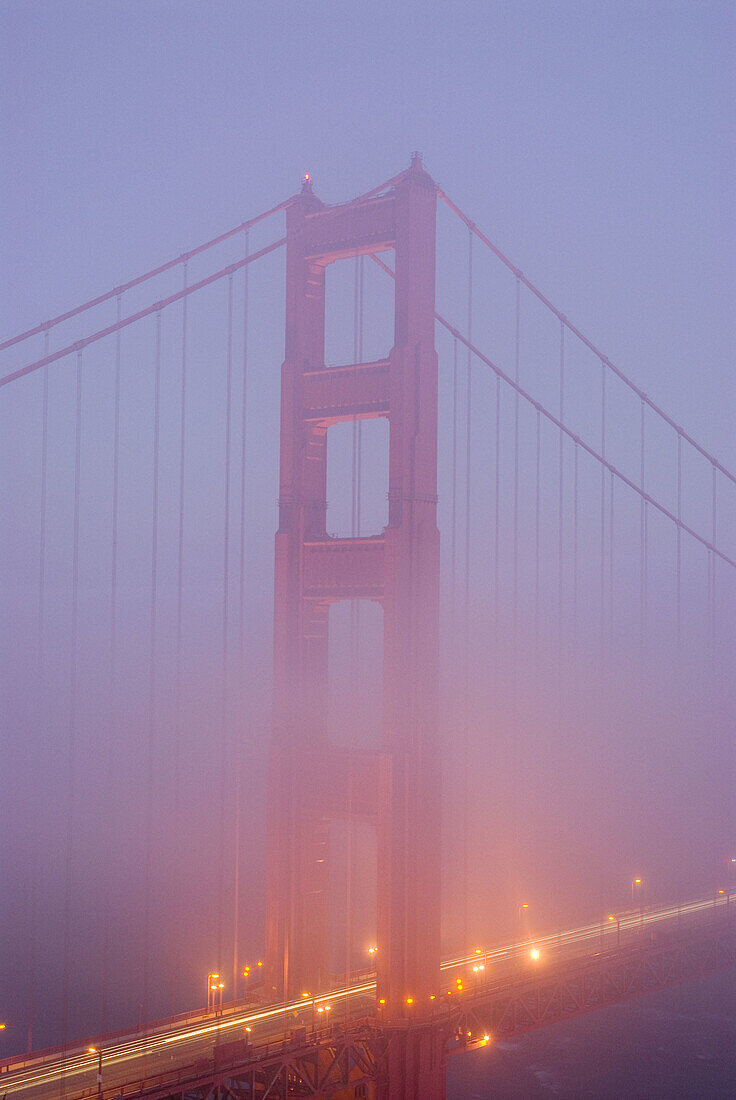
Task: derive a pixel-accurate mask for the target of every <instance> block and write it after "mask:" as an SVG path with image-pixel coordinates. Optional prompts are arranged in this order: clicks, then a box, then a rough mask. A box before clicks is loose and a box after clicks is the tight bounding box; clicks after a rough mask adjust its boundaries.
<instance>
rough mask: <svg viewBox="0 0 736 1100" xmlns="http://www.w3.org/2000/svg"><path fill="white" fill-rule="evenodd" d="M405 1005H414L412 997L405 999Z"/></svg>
mask: <svg viewBox="0 0 736 1100" xmlns="http://www.w3.org/2000/svg"><path fill="white" fill-rule="evenodd" d="M406 1003H407V1004H408V1005H413V1004H414V998H413V997H407V998H406Z"/></svg>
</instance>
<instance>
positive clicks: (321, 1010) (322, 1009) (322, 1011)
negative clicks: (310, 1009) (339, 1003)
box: [317, 1005, 332, 1024]
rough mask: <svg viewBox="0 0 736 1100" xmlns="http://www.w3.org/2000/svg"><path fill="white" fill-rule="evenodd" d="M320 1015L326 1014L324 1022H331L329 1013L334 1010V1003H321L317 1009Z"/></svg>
mask: <svg viewBox="0 0 736 1100" xmlns="http://www.w3.org/2000/svg"><path fill="white" fill-rule="evenodd" d="M317 1012H318V1013H319V1014H320V1016H324V1023H325V1024H327V1023H329V1013H330V1012H332V1005H320V1006H319V1008H318V1009H317Z"/></svg>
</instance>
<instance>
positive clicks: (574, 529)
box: [572, 442, 579, 641]
mask: <svg viewBox="0 0 736 1100" xmlns="http://www.w3.org/2000/svg"><path fill="white" fill-rule="evenodd" d="M578 456H579V445H578V443H577V442H576V443H575V450H574V451H573V473H572V484H573V488H572V517H573V519H572V629H573V634H574V636H575V640H576V641H577V628H578Z"/></svg>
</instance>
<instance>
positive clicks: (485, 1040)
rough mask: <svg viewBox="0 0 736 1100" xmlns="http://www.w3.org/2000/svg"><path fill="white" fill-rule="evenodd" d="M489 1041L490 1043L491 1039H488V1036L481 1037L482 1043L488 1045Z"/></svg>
mask: <svg viewBox="0 0 736 1100" xmlns="http://www.w3.org/2000/svg"><path fill="white" fill-rule="evenodd" d="M490 1041H491V1037H490V1035H484V1036H483V1042H484V1043H489V1042H490Z"/></svg>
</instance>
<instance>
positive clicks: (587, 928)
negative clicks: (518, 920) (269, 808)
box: [4, 895, 729, 1095]
mask: <svg viewBox="0 0 736 1100" xmlns="http://www.w3.org/2000/svg"><path fill="white" fill-rule="evenodd" d="M728 904H729V898H728V897H727V896H718V895H716V896H715V897H714V896H710V897H708V898H704V899H698V900H696V901H691V902H685V903H684V904H682V905H679V906H678V905H669V906H663V907H662V908H660V909H655V910H649V911H646V910H639V911H635V910H631V909H628V910H626V911H625V912H622V913H620V914H619V915H618V916H617V917H616V923H617V925H618V926H619V927H620V929H621V931H622V932H623V931H631V930H636V929H639V928H641V927H642V926H647V925H652V924H657V923H659V922H664V921H667V920H671V919H673V918H676V917H683V916H688V915H692V914H695V913H702V912H704V911H712V910H713V909H714V908H720V907H722V906H727V905H728ZM615 927H616V925H614V924H609V923H608V922H606V921H605V920H604V919H602V920H600V921H596V922H592V923H590V924H585V925H581V926H579V927H578V928H572V929H568V930H566V931H564V932H560V933H550V934H548V935H546V936H538V937H535V938H534V940H533V941H532V940H530V939H525V940H519V941H517V942H514V943H511V944H507V945H505V946H502V947H496V948H494V949H491V950H488V951H485V952H483V954H484V956H485V959H486V967H487V973H488V970H490V971H491V972H490V974H488V976H489V977H493V970H492V968H491V966H490V964H491V963H493V962H494V961H495V962H498V961H499V960H501V961H503V960H506V961H508V962H510V961H514V960H523V958H524V953H525V952H528V951H529V949H530V948H531V947H532V946H535V947H537V948H545V949H555V948H558V949H565V948H568V949H569V948H574V947H580V946H583V945H588V946H589V945H590V943H593V944H597V943H599V942H600V938H601V936H602V935H603V936H606V935H607V936H608V937H609V942H610V935H611V931H612V929H614V928H615ZM527 958H528V955H527ZM477 959H478V952H477V949H475V950H474V951H473V953H472V954H467V955H461V956H458V957H455V958H452V959H447V960H445V961H444V962H442V963H441V969H442V970H443V971H446V970H450V969H452V968H457V967H462V966H467V965H472V964H473V963H476V964H477ZM498 976H499V977H502V976H503V975H500V974H499V975H498ZM506 976H508V975H506ZM375 989H376V983H375V981H368V982H363V983H362V984H360V985H354V986H345V987H342V988H340V989H336V990H331V991H330V992H329V993H326V994H323V995H322V996H319V997H316V998H314V1002H315V1004H316V1005H320V1004H323V1005H324V1004H327V1003H330V1004H332V1005H334V1003H335V1002H336V1001H344V1000H345V999H346V998H351V999H352V1001H353V1002H359V1001H361V1000H362V999H364V998H365V997H366V995H368V994H372V993H374V992H375ZM311 1004H312V999H311V998H310V1000H309V1005H310V1010H311ZM360 1007H361V1009H363V1008H364V1007H365V1008H368V1007H369V1006H363V1005H361V1006H360ZM304 1011H305V1002H304V1000H303V999H300V1000H299V1001H292V1002H289V1003H282V1004H279V1005H274V1006H272V1007H269V1008H264V1009H263V1011H260V1012H255V1013H254V1012H247V1013H246V1012H241V1013H237V1014H236V1015H232V1016H225V1017H219V1018H218V1019H217V1020H214V1021H212V1022H208V1023H206V1024H203V1025H197V1026H194V1027H192V1026H189V1027H186V1028H185V1029H184V1030H182V1031H179V1032H176V1033H175V1034H172V1033H170V1032H166V1033H164V1032H161V1033H158V1034H152V1035H147V1036H144V1037H141V1038H135V1039H130V1040H128V1041H127V1042H124V1043H118V1044H117V1045H115V1046H110V1047H105V1048H104V1064H105V1066H107V1067H111V1066H113V1065H115V1066H119V1065H120V1064H121V1063H125V1062H133V1063H135V1061H136V1060H137V1059H139V1058H141V1057H142V1056H144V1055H145V1056H152V1057H155V1056H156V1055H159V1056H161V1055H163V1054H165V1053H166V1052H167V1051H170V1050H171V1049H172V1044H176V1043H187V1042H193V1043H194V1042H196V1041H197V1040H199V1039H201V1038H203V1037H205V1036H207V1035H213V1034H217V1033H222V1032H223V1031H231V1030H232V1029H234V1028H238V1027H242V1028H245V1027H246V1026H252V1025H261V1026H260V1027H258V1028H257V1030H256V1031H255V1033H254V1034H253V1035H252V1036H251V1037H250V1039H251V1042H255V1043H258V1041H259V1035H258V1032H259V1031H263V1030H264V1028H263V1025H264V1024H265V1023H267V1022H268V1021H272V1022H276V1021H277V1020H278V1019H279V1018H280V1017H283V1018H284V1019H283V1025H284V1031H286V1030H287V1029H288V1027H289V1026H290V1021H289V1020H288V1017H289V1016H290V1015H292V1014H293V1013H295V1012H300V1013H302V1014H303V1013H304ZM336 1018H340V1014H339V1013H336ZM265 1038H266V1036H264V1039H265ZM268 1041H271V1036H269V1037H268ZM177 1049H180V1048H177ZM92 1061H94V1060H93V1059H91V1058H90V1056H89V1054H87V1053H86V1044H85V1046H84V1049H82V1048H81V1044H80V1048H79V1049H78V1050H77V1051H75V1053H74V1054H72V1055H70V1056H69V1057H67V1058H66V1059H63V1058H58V1057H57V1058H56V1059H55V1060H54V1061H53V1062H47V1063H45V1064H44V1063H41V1064H39V1065H37V1066H35V1067H31V1066H29V1067H28V1068H25V1069H19V1070H18V1071H16V1072H14V1071H12V1069H11V1070H9V1071H8V1072H7V1074H6V1075H4V1083H6V1089H7V1091H8V1093H9V1095H20V1094H21V1093H22V1092H24V1091H26V1090H28V1089H30V1088H34V1087H37V1086H39V1085H44V1084H46V1085H49V1084H52V1083H54V1082H57V1081H58V1079H59V1077H60V1075H61V1073H62V1072H63V1074H64V1075H65V1076H66V1077H67V1078H71V1077H74V1076H77V1077H81V1076H84V1075H86V1074H91V1073H96V1069H97V1063H96V1061H95V1062H94V1065H92ZM172 1068H174V1067H173V1066H172ZM132 1071H133V1067H131V1072H132ZM10 1088H12V1090H13V1092H12V1094H11V1093H10Z"/></svg>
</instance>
